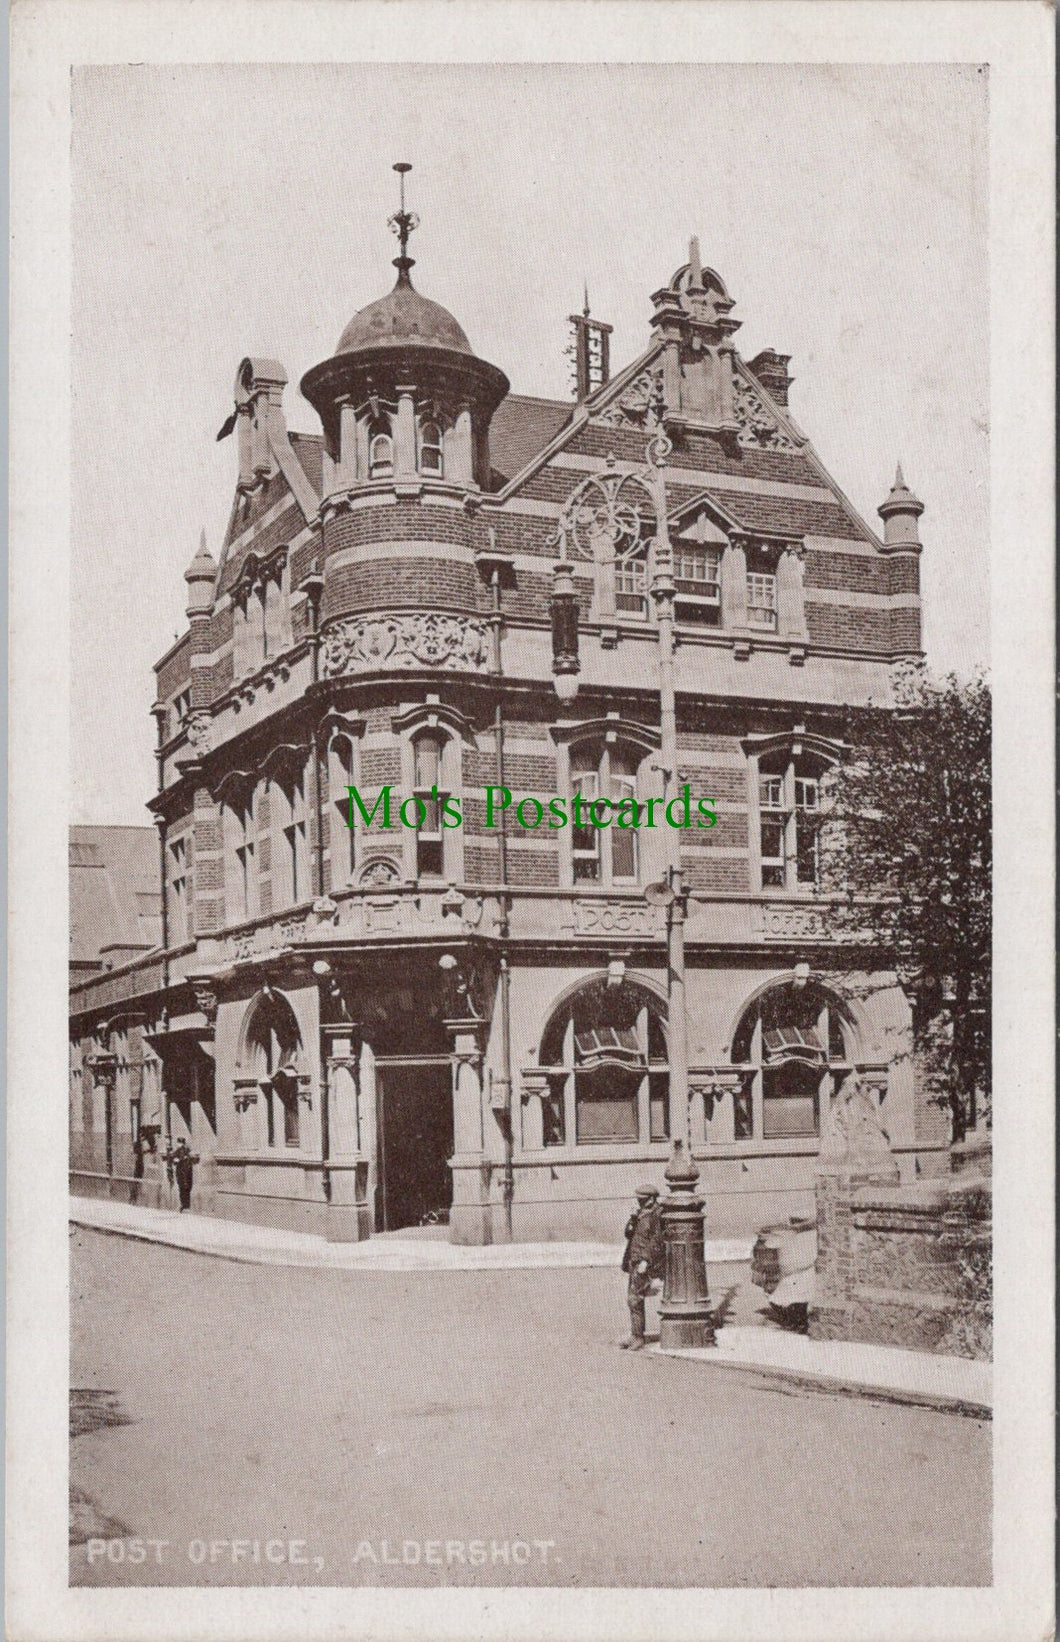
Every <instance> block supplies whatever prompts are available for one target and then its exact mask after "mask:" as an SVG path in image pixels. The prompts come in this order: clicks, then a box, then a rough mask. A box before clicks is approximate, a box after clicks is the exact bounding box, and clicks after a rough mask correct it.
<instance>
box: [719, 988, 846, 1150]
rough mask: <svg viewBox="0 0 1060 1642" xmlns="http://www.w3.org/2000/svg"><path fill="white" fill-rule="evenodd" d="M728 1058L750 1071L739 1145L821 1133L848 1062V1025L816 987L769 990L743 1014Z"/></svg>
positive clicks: (740, 1106)
mask: <svg viewBox="0 0 1060 1642" xmlns="http://www.w3.org/2000/svg"><path fill="white" fill-rule="evenodd" d="M732 1060H733V1064H734V1065H735V1066H740V1067H742V1068H743V1069H744V1070H745V1071H746V1072H747V1073H748V1079H747V1081H746V1083H745V1085H744V1092H743V1095H742V1096H738V1097H737V1110H736V1124H735V1134H736V1139H737V1140H750V1139H756V1140H758V1139H760V1140H792V1139H800V1138H804V1137H808V1136H812V1135H819V1134H820V1133H821V1131H822V1127H823V1123H824V1118H825V1115H826V1113H827V1111H828V1108H829V1104H830V1102H831V1100H832V1098H833V1097H834V1095H835V1093H836V1091H837V1090H838V1088H839V1086H840V1084H841V1083H842V1081H843V1079H844V1078H845V1077H846V1075H847V1074H848V1072H850V1071H851V1069H852V1064H853V1027H852V1025H851V1023H850V1019H849V1014H848V1012H847V1011H846V1010H845V1008H844V1006H843V1005H842V1004H841V1003H840V1001H839V1000H838V998H836V997H835V995H834V994H833V993H831V992H830V991H828V989H827V988H826V987H823V986H821V985H820V984H819V983H816V982H814V981H808V982H806V984H805V985H802V986H798V985H796V984H795V983H794V982H786V983H781V984H780V985H778V986H774V987H770V989H769V990H768V991H767V992H764V993H763V994H762V995H761V997H759V998H756V999H755V1001H754V1002H753V1003H752V1004H751V1005H750V1006H749V1007H748V1009H747V1010H746V1011H745V1013H744V1015H743V1017H742V1019H741V1021H740V1024H739V1026H738V1027H737V1029H736V1032H735V1034H734V1036H733V1043H732Z"/></svg>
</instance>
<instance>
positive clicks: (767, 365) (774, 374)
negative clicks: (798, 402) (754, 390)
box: [747, 348, 794, 405]
mask: <svg viewBox="0 0 1060 1642" xmlns="http://www.w3.org/2000/svg"><path fill="white" fill-rule="evenodd" d="M790 364H791V355H790V354H789V353H777V351H776V349H775V348H763V349H762V352H761V353H758V354H755V356H754V358H753V359H751V360H748V363H747V369H748V370H749V371H750V372H751V374H752V376H756V377H757V378H758V380H759V382H761V384H762V386H763V388H765V390H766V392H767V393H768V394H771V395H772V397H773V398H774V399H775V400H776V402H777V404H778V405H786V404H787V402H788V390H789V388H790V387H791V384H792V382H793V380H794V378H793V377H792V376H790V375H789V374H788V366H789V365H790Z"/></svg>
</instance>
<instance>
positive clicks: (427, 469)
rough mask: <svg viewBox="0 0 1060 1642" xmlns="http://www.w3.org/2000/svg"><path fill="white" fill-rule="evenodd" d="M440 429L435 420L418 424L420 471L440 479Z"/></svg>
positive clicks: (441, 458)
mask: <svg viewBox="0 0 1060 1642" xmlns="http://www.w3.org/2000/svg"><path fill="white" fill-rule="evenodd" d="M443 465H444V464H443V457H442V430H441V428H440V427H439V426H438V423H437V422H432V421H431V422H423V423H421V424H420V472H421V473H430V474H433V475H434V477H435V478H437V479H440V478H441V477H442V471H443Z"/></svg>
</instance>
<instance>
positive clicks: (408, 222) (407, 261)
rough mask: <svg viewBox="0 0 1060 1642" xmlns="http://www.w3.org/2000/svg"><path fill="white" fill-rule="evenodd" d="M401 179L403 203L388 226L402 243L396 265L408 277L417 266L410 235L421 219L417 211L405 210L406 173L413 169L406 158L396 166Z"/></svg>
mask: <svg viewBox="0 0 1060 1642" xmlns="http://www.w3.org/2000/svg"><path fill="white" fill-rule="evenodd" d="M394 170H395V171H396V172H397V174H398V176H399V177H400V179H401V203H400V205H399V207H398V209H397V210H396V211H395V212H394V215H393V216H392V217H388V218H387V227H388V228H389V229H390V230H391V232H392V233H395V234H396V235H397V237H398V240H399V241H400V243H401V255H400V256H399V257H395V258H394V267H395V268H396V269H397V270H398V274H399V276H400V277H401V278H402V279H407V278H408V271H409V269H410V268H413V267H415V262H414V260H413V258H412V257H410V256H409V235H410V234H411V233H412V232H413V231H414V230H415V229H417V228H418V227H419V225H420V219H419V217H418V216H417V215H416V213H415V211H406V210H405V174H406V172H408V171H411V170H412V167H411V165H409V164H408V162H407V161H406V160H398V162H397V164H396V165H395V166H394Z"/></svg>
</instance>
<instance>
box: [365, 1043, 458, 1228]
mask: <svg viewBox="0 0 1060 1642" xmlns="http://www.w3.org/2000/svg"><path fill="white" fill-rule="evenodd" d="M376 1087H377V1090H378V1097H377V1098H378V1105H377V1114H376V1131H377V1132H376V1190H375V1229H376V1231H398V1230H399V1229H400V1228H401V1227H403V1226H426V1225H437V1224H443V1225H444V1224H446V1223H447V1222H448V1219H449V1205H450V1204H451V1202H452V1199H453V1192H452V1182H451V1178H450V1171H449V1158H450V1157H451V1156H452V1151H453V1082H452V1069H451V1067H450V1064H449V1061H448V1060H445V1061H436V1062H433V1063H431V1062H429V1063H427V1064H425V1065H424V1064H420V1065H416V1064H411V1065H410V1064H408V1063H405V1064H401V1063H396V1064H395V1063H390V1064H383V1065H379V1066H378V1068H377V1082H376Z"/></svg>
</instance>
